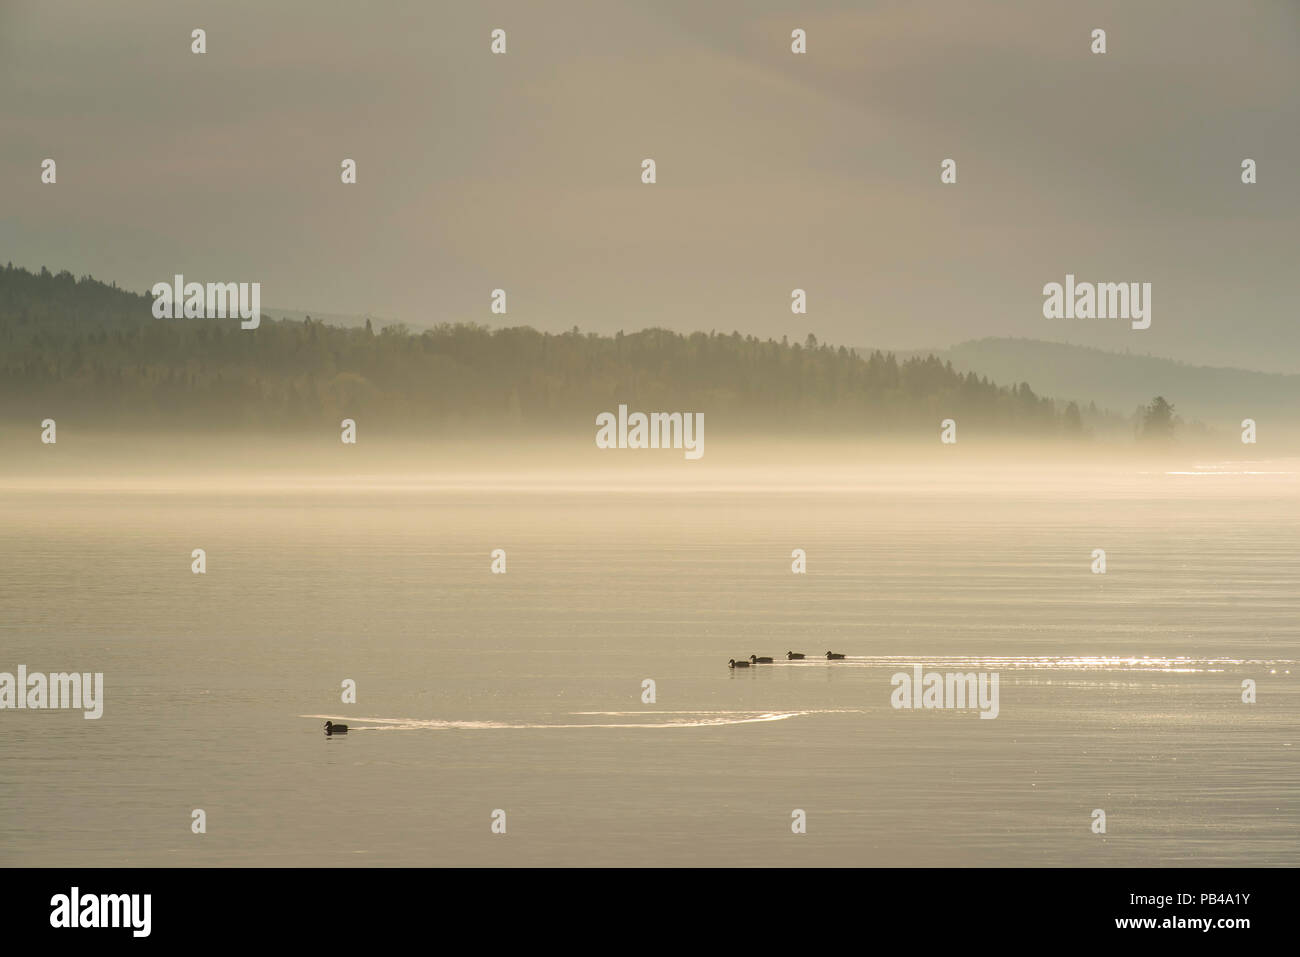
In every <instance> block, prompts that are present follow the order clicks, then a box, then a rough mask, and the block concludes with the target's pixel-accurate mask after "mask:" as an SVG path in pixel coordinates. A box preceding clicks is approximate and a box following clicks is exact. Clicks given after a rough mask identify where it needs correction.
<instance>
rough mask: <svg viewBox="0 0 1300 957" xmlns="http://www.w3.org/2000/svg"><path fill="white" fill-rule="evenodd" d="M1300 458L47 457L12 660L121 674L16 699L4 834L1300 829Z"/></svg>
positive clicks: (1101, 839)
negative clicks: (970, 703) (582, 481)
mask: <svg viewBox="0 0 1300 957" xmlns="http://www.w3.org/2000/svg"><path fill="white" fill-rule="evenodd" d="M1292 467H1293V466H1285V465H1284V466H1278V465H1276V464H1274V465H1272V466H1269V467H1268V468H1265V469H1257V470H1240V469H1233V468H1224V469H1219V470H1217V471H1218V472H1219V474H1204V473H1203V472H1202V473H1198V474H1170V471H1174V470H1167V471H1164V470H1154V471H1141V470H1138V469H1123V468H1119V467H1116V468H1114V469H1111V470H1109V471H1107V472H1105V473H1104V474H1101V473H1098V472H1094V473H1088V474H1078V473H1075V472H1072V471H1071V470H1069V469H1061V470H1057V471H1055V472H1053V473H1052V474H1051V476H1049V477H1048V478H1046V479H1043V480H1042V481H1039V480H1038V479H1037V478H1031V477H1027V476H1025V475H1024V474H1023V473H1019V472H1017V473H1015V474H1011V473H1010V472H1008V473H1007V474H999V473H997V472H996V471H993V472H986V473H981V475H980V476H978V477H974V478H970V479H969V480H967V479H963V478H956V477H953V476H948V477H947V478H946V479H945V481H943V482H936V481H934V479H933V476H932V474H931V473H929V472H922V473H918V474H915V475H910V474H906V473H905V472H903V471H901V470H892V471H882V472H880V473H876V472H872V471H870V470H866V471H863V472H860V473H855V474H843V475H835V476H832V477H830V478H828V479H827V480H826V481H825V482H823V483H821V484H817V485H805V486H794V485H790V486H786V485H782V484H781V483H779V482H766V483H763V482H750V481H748V480H747V479H746V477H745V476H743V475H742V476H740V477H739V478H737V479H736V480H735V481H734V482H731V483H714V484H704V485H700V486H698V487H690V486H684V485H683V486H678V487H673V488H671V489H668V490H664V489H656V488H655V487H654V485H653V483H636V482H633V481H631V480H620V479H618V478H617V477H614V478H610V479H608V480H605V481H602V482H599V483H589V484H587V485H574V486H567V487H566V486H565V485H564V484H563V483H553V484H549V485H546V484H539V483H531V484H530V483H514V484H510V483H498V484H495V485H494V484H493V483H491V482H489V481H482V482H467V483H462V484H461V485H460V486H459V487H458V486H455V485H454V484H451V485H449V484H441V485H438V484H433V483H421V482H419V481H403V482H397V481H393V482H384V481H381V480H375V479H369V480H365V481H358V482H352V483H347V482H340V483H337V484H333V485H329V484H320V485H317V486H315V487H294V486H293V485H292V484H287V485H285V484H280V485H277V484H268V485H259V484H258V483H256V482H249V483H247V484H245V485H242V486H235V485H232V484H229V483H226V484H213V485H212V486H210V487H203V486H193V485H187V484H184V483H178V484H176V485H174V486H172V487H164V486H163V485H158V486H135V485H129V484H124V485H122V486H120V487H113V483H111V482H108V481H105V482H96V481H94V480H87V481H86V482H84V483H82V484H75V485H74V484H66V483H65V484H62V485H60V484H57V483H56V484H55V485H53V486H51V487H41V486H40V485H39V483H26V484H23V483H17V484H13V485H11V486H9V487H6V488H4V489H2V490H0V491H2V492H3V494H0V671H8V672H15V671H16V670H17V667H18V666H19V665H20V664H22V665H26V666H27V668H28V669H29V671H43V672H53V671H65V670H77V671H91V672H103V673H104V675H105V679H104V681H105V686H106V690H105V697H106V701H105V706H104V714H103V717H102V718H101V719H100V720H99V721H86V720H83V718H82V716H81V714H80V712H76V711H29V710H24V711H13V710H6V711H0V864H7V865H119V864H124V865H182V866H185V865H548V864H558V865H580V864H593V865H629V866H643V865H903V866H907V865H945V864H951V865H1019V866H1058V865H1164V864H1172V865H1179V864H1186V865H1228V864H1234V865H1260V864H1263V865H1283V864H1295V863H1297V858H1298V856H1300V855H1298V854H1297V846H1298V843H1297V842H1298V839H1300V814H1298V812H1300V797H1298V794H1300V791H1298V789H1300V769H1298V767H1297V751H1300V734H1298V733H1297V731H1298V728H1297V717H1298V716H1300V689H1298V687H1297V675H1298V674H1300V671H1298V670H1297V668H1298V666H1297V663H1296V662H1297V659H1300V639H1298V635H1300V631H1298V629H1297V622H1300V585H1298V583H1300V508H1297V485H1296V477H1295V474H1294V472H1292V471H1289V469H1291V468H1292ZM1210 471H1211V472H1213V471H1215V470H1213V469H1212V470H1210ZM1251 471H1255V472H1265V473H1269V474H1246V473H1247V472H1251ZM526 486H528V487H526ZM200 547H201V548H204V549H206V552H207V574H206V575H194V574H192V573H191V571H190V562H191V559H190V553H191V551H192V549H194V548H200ZM496 548H501V549H505V550H506V553H507V562H508V564H507V573H506V574H504V575H494V574H491V572H490V563H491V558H490V553H491V551H492V550H493V549H496ZM795 548H802V549H805V550H806V552H807V556H808V558H807V562H808V565H807V568H808V571H807V574H806V575H795V574H792V573H791V561H792V559H791V551H792V550H793V549H795ZM1096 548H1104V549H1105V550H1106V555H1107V566H1108V567H1107V573H1106V574H1104V575H1098V574H1093V573H1092V572H1091V565H1092V551H1093V549H1096ZM789 649H793V650H795V651H802V652H805V653H808V654H809V655H814V654H816V655H824V653H825V652H826V651H827V650H828V649H833V650H835V651H837V652H841V653H844V654H846V655H847V656H848V658H847V659H846V660H845V661H836V662H828V661H826V660H825V659H824V657H823V658H821V659H820V660H818V659H813V658H811V657H810V659H809V660H807V661H803V662H794V663H791V662H786V661H784V660H782V661H780V662H778V663H775V664H772V665H768V666H759V667H754V668H750V669H748V670H745V671H740V670H737V671H731V670H729V669H728V667H727V659H728V658H731V657H737V658H739V657H742V656H748V655H749V654H751V653H757V654H760V655H773V656H776V655H780V656H782V657H783V656H784V653H785V652H786V651H787V650H789ZM914 664H921V665H924V666H925V667H926V670H927V671H928V670H938V671H948V670H955V669H959V670H961V671H986V672H997V673H998V674H999V675H1000V713H999V716H998V717H997V719H996V720H980V719H979V718H978V717H977V716H976V714H975V713H974V712H970V711H966V712H957V711H934V710H930V711H926V710H917V711H899V710H894V709H893V708H891V707H890V693H891V690H892V689H891V685H890V677H891V675H892V674H894V673H895V672H898V671H905V672H909V673H910V671H911V668H912V665H914ZM647 678H649V679H653V680H654V681H655V682H656V690H657V702H656V703H654V704H642V702H641V687H642V681H643V679H647ZM1245 678H1251V679H1254V680H1255V681H1256V682H1257V683H1258V702H1257V703H1256V704H1253V705H1252V704H1243V703H1242V700H1241V685H1242V681H1243V679H1245ZM344 679H353V680H355V681H356V684H357V699H358V700H357V703H356V704H355V705H345V704H343V703H341V701H340V693H341V687H340V686H341V683H342V682H343V680H344ZM324 716H336V717H338V718H341V719H342V720H345V721H347V722H348V723H349V724H350V725H351V726H352V728H353V732H352V733H350V734H349V735H348V736H347V737H336V738H326V737H325V736H324V735H323V733H322V730H321V725H322V724H323V721H324ZM194 808H202V809H204V810H205V811H206V814H207V833H206V834H203V835H196V834H193V833H191V829H190V821H191V810H192V809H194ZM498 808H499V809H503V810H504V811H505V812H506V815H507V833H506V834H505V835H504V836H502V835H496V834H493V833H492V831H491V824H492V813H493V811H494V810H495V809H498ZM1096 808H1100V809H1103V810H1105V812H1106V814H1107V833H1106V834H1104V835H1099V834H1094V833H1092V830H1091V823H1092V812H1093V810H1094V809H1096ZM794 809H802V810H803V811H805V812H806V815H807V833H806V834H793V833H792V832H791V814H792V811H793V810H794Z"/></svg>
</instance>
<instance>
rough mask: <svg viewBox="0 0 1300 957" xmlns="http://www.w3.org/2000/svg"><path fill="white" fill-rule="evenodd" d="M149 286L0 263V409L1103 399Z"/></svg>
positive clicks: (805, 412)
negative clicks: (160, 295)
mask: <svg viewBox="0 0 1300 957" xmlns="http://www.w3.org/2000/svg"><path fill="white" fill-rule="evenodd" d="M151 309H152V300H151V299H150V298H149V297H148V296H144V295H140V294H136V293H132V292H129V291H127V290H123V289H119V288H117V286H116V284H113V285H109V284H105V283H103V282H100V281H98V280H96V279H94V278H93V277H90V276H84V277H81V278H80V279H78V278H76V277H74V276H73V275H72V274H71V273H70V272H67V271H64V272H60V273H58V274H53V273H51V272H50V271H49V270H48V269H45V268H42V269H41V270H40V271H39V272H30V271H28V270H26V269H22V268H15V267H14V266H13V265H12V263H11V264H9V265H7V266H5V267H4V268H3V270H2V271H0V398H2V399H3V409H4V413H3V415H4V418H5V419H9V420H13V419H15V418H19V417H30V416H32V415H37V416H41V417H45V416H51V417H57V416H58V415H60V414H62V415H73V416H76V417H78V418H80V419H82V420H88V421H92V422H95V423H99V424H105V423H108V424H112V425H115V426H117V427H121V428H132V427H150V426H158V425H184V424H195V425H203V426H204V427H211V426H213V425H220V424H225V425H229V426H231V427H232V428H235V427H237V428H247V427H250V426H255V427H256V426H260V427H263V428H266V429H297V428H302V427H304V426H313V425H318V424H319V425H324V424H331V425H334V426H337V424H338V422H339V421H340V419H341V418H344V417H351V418H358V417H360V416H367V417H369V418H370V419H371V420H372V425H371V426H370V427H373V426H374V425H375V424H380V425H382V426H385V427H391V428H393V429H401V430H417V431H426V432H435V433H436V432H448V431H456V430H466V429H478V428H483V427H490V428H505V429H511V428H521V429H522V428H526V429H529V430H533V431H550V430H553V429H554V430H557V431H558V430H561V429H569V428H572V427H575V426H577V425H579V424H581V425H582V427H587V426H590V425H591V424H592V422H593V421H594V417H595V415H596V413H598V412H601V411H607V410H613V409H615V408H617V406H618V404H619V403H624V404H627V405H628V406H629V408H632V409H641V410H646V411H649V410H663V411H702V412H705V413H707V414H708V415H709V416H710V419H711V425H713V426H714V427H720V426H727V425H731V426H734V427H737V428H751V427H752V428H754V429H765V430H771V429H779V430H783V431H790V432H796V431H797V432H798V433H800V434H806V433H820V434H827V435H830V434H840V435H842V434H844V433H845V432H846V431H847V432H849V433H851V434H859V435H862V436H864V437H867V436H871V435H886V434H899V433H904V432H914V431H915V430H917V429H918V428H921V429H932V430H935V431H936V432H937V429H938V426H939V422H940V420H941V419H944V418H954V419H957V420H958V421H959V422H960V424H961V428H962V430H963V435H969V434H970V433H971V430H975V431H976V432H985V433H989V434H997V435H1002V436H1035V437H1043V436H1061V437H1067V438H1077V437H1082V436H1084V435H1085V434H1087V433H1088V432H1089V431H1090V430H1091V428H1092V427H1093V426H1094V425H1099V424H1100V425H1104V424H1105V420H1106V418H1107V416H1108V413H1102V412H1099V411H1098V410H1096V408H1095V407H1091V408H1088V409H1083V410H1081V409H1080V407H1079V406H1078V404H1076V403H1074V402H1065V403H1063V402H1058V401H1055V400H1053V399H1051V398H1047V397H1044V396H1039V395H1036V394H1035V393H1034V391H1033V390H1032V389H1031V388H1030V387H1029V385H1028V384H1027V383H1024V382H1021V383H1018V384H1016V385H1012V386H1004V385H998V384H995V383H993V382H990V381H989V380H988V379H987V378H986V377H982V376H978V375H976V374H975V373H973V372H970V373H966V374H962V373H959V372H957V371H955V370H954V369H953V367H952V364H951V363H949V362H943V361H941V360H939V359H937V358H935V357H934V356H926V357H915V358H909V359H906V360H904V361H899V360H898V359H897V358H896V357H895V356H894V355H893V354H891V353H885V352H879V351H874V352H870V353H865V352H862V353H860V352H859V351H857V350H850V349H846V348H844V347H842V346H841V347H832V346H829V345H823V344H820V343H818V342H817V340H816V338H815V337H814V336H812V335H808V336H807V337H806V338H805V339H804V341H802V342H798V341H796V342H789V341H787V339H786V338H784V337H783V338H782V340H781V341H779V342H778V341H776V340H773V339H759V338H757V337H755V336H742V335H741V334H740V333H739V332H732V333H730V334H726V333H718V332H707V333H706V332H695V333H690V334H682V333H677V332H672V331H669V330H666V329H645V330H642V331H639V332H630V333H624V332H619V333H617V334H615V335H612V336H610V335H597V334H595V333H583V332H581V331H580V330H579V329H578V328H577V327H576V326H575V327H574V328H573V329H571V330H570V331H568V332H563V333H546V332H539V331H537V330H535V329H532V328H528V327H513V328H488V327H485V326H481V325H476V324H473V323H442V324H439V325H436V326H433V327H431V328H427V329H423V330H412V329H409V328H407V327H405V326H403V325H400V324H394V325H388V326H385V327H383V328H380V329H379V330H375V329H374V328H373V327H372V325H371V323H370V322H369V321H367V322H366V324H365V326H364V327H359V326H344V325H329V324H325V323H322V322H319V321H313V320H311V318H310V317H308V318H307V319H306V320H304V321H296V320H287V319H279V320H276V319H274V318H273V317H271V316H263V319H262V323H261V326H260V327H259V328H258V329H255V330H247V331H246V330H241V329H240V328H239V326H238V322H237V321H236V320H210V319H155V318H153V315H152V311H151ZM1119 421H1121V422H1122V421H1123V420H1122V419H1120V420H1119Z"/></svg>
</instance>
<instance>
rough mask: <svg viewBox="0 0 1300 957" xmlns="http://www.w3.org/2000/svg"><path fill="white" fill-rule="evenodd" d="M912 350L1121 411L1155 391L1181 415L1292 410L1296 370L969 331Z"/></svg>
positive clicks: (1299, 390) (1218, 420) (1216, 419)
mask: <svg viewBox="0 0 1300 957" xmlns="http://www.w3.org/2000/svg"><path fill="white" fill-rule="evenodd" d="M918 354H924V355H934V356H937V357H939V358H940V359H943V360H945V361H948V362H951V363H952V365H953V368H954V369H956V370H957V371H959V372H961V371H967V370H970V369H978V370H979V371H980V373H981V374H982V375H987V376H989V377H990V378H992V379H994V380H995V381H1004V382H1015V381H1022V380H1023V381H1028V382H1029V383H1030V384H1031V385H1032V386H1033V387H1034V388H1035V389H1036V390H1039V391H1041V392H1046V393H1048V394H1049V395H1053V396H1056V397H1058V398H1061V399H1077V400H1080V401H1081V402H1086V401H1092V402H1096V403H1097V405H1098V406H1102V407H1104V408H1109V409H1112V410H1114V411H1116V412H1120V413H1124V414H1128V413H1131V412H1132V411H1133V409H1135V408H1136V407H1137V406H1138V405H1141V404H1143V403H1146V402H1149V401H1150V400H1151V397H1152V396H1153V395H1163V396H1165V397H1167V398H1168V399H1169V400H1170V401H1172V402H1174V404H1175V405H1176V407H1177V409H1178V412H1179V413H1180V414H1181V415H1182V416H1184V417H1185V418H1196V419H1200V420H1202V421H1204V422H1206V423H1207V424H1211V425H1215V426H1220V427H1235V424H1236V423H1237V422H1240V420H1241V419H1242V418H1248V417H1253V418H1260V417H1261V416H1265V415H1274V416H1279V415H1281V416H1286V417H1288V418H1290V419H1293V420H1294V419H1297V418H1300V375H1285V374H1279V373H1272V372H1256V371H1252V370H1249V369H1234V368H1227V367H1215V366H1197V365H1189V364H1187V363H1183V362H1179V361H1177V360H1174V359H1163V358H1160V357H1158V356H1149V355H1135V354H1133V353H1120V352H1107V351H1105V350H1104V349H1095V348H1091V347H1088V346H1076V345H1070V344H1067V343H1059V342H1046V341H1043V340H1041V339H1012V338H992V337H990V338H985V339H974V340H971V341H969V342H963V343H959V344H958V345H955V346H953V347H952V348H950V349H936V350H929V351H926V352H924V353H913V352H901V353H899V357H900V358H903V357H906V356H911V355H918Z"/></svg>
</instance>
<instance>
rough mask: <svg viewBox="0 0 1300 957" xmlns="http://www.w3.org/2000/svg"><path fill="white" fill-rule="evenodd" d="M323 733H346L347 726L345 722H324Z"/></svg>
mask: <svg viewBox="0 0 1300 957" xmlns="http://www.w3.org/2000/svg"><path fill="white" fill-rule="evenodd" d="M325 733H326V734H327V735H328V734H347V733H348V726H347V725H346V724H335V723H334V722H333V721H326V722H325Z"/></svg>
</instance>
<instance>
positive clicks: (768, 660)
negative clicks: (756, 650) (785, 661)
mask: <svg viewBox="0 0 1300 957" xmlns="http://www.w3.org/2000/svg"><path fill="white" fill-rule="evenodd" d="M749 660H750V661H752V662H753V663H754V664H756V665H770V664H771V663H772V659H771V658H760V657H758V655H750V656H749Z"/></svg>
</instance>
